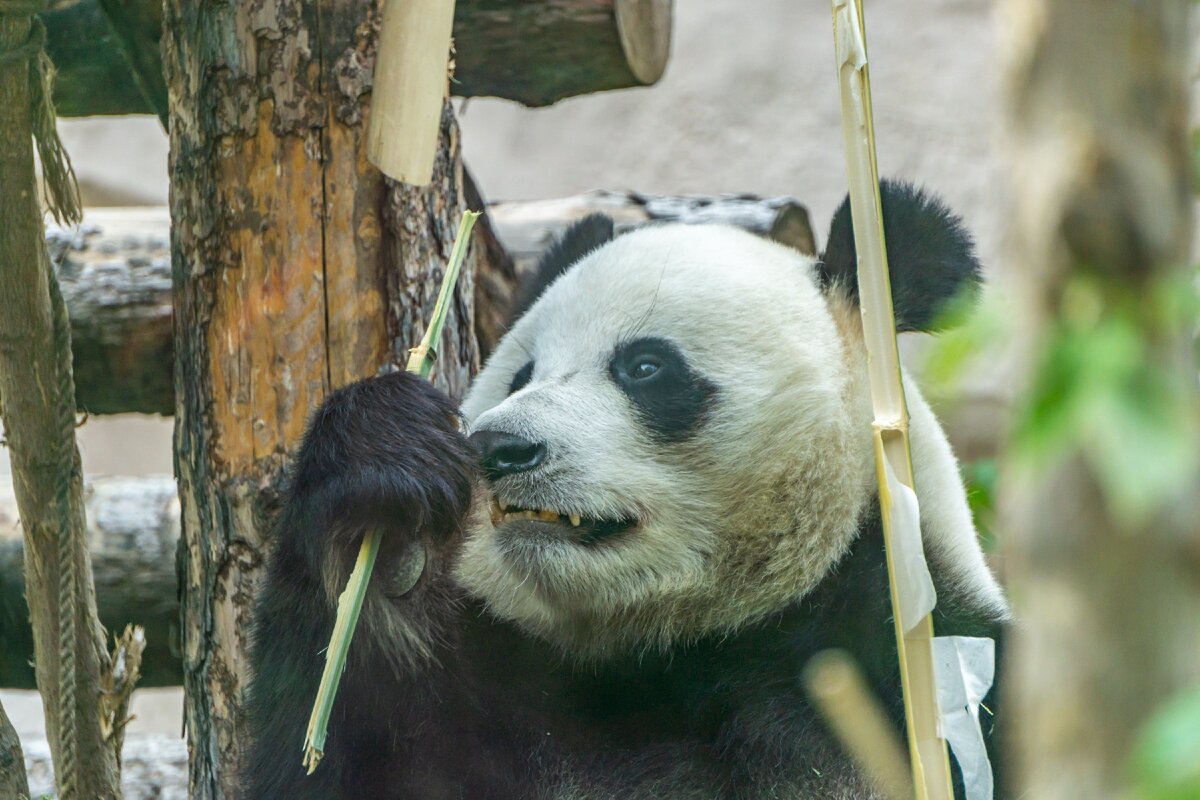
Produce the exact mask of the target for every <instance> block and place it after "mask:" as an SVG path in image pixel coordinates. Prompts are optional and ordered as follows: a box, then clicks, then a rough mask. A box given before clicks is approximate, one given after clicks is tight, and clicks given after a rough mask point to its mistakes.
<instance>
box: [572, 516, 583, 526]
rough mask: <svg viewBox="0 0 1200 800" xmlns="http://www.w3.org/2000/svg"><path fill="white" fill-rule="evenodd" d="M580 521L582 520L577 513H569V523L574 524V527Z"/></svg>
mask: <svg viewBox="0 0 1200 800" xmlns="http://www.w3.org/2000/svg"><path fill="white" fill-rule="evenodd" d="M582 521H583V519H582V518H581V517H580V516H579V515H578V514H572V515H571V524H572V525H574V526H575V527H576V528H578V527H579V523H580V522H582Z"/></svg>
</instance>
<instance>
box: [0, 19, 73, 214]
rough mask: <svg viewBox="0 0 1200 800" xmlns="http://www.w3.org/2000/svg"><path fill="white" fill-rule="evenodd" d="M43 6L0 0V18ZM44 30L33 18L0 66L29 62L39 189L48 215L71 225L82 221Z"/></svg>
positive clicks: (1, 57) (0, 59)
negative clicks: (26, 34)
mask: <svg viewBox="0 0 1200 800" xmlns="http://www.w3.org/2000/svg"><path fill="white" fill-rule="evenodd" d="M44 6H45V0H18V1H17V2H12V1H11V0H10V2H3V0H0V15H15V14H21V13H23V14H25V15H31V14H34V13H36V12H37V11H40V10H41V9H42V8H43V7H44ZM45 43H46V26H45V25H43V24H42V20H41V19H40V18H38V17H36V16H35V17H33V20H32V21H31V23H30V29H29V38H28V39H26V40H25V42H24V43H22V44H20V45H18V46H17V47H14V48H11V49H9V50H5V51H2V52H0V66H4V65H5V64H11V63H13V62H16V61H31V64H30V67H31V68H30V70H29V117H30V127H31V128H32V129H33V139H34V142H36V143H37V150H38V158H39V159H40V160H41V162H42V188H43V193H42V194H43V196H44V197H45V199H46V204H47V205H48V206H49V208H50V213H51V214H53V215H54V218H55V219H56V220H58V221H59V222H60V223H63V224H67V225H73V224H75V223H78V222H79V221H80V220H81V219H83V212H82V209H81V208H80V201H79V186H78V185H77V184H76V181H75V168H74V167H72V166H71V159H70V157H68V156H67V151H66V149H65V148H64V147H63V144H62V140H61V139H59V138H58V128H57V127H56V124H55V123H56V121H57V115H56V112H55V110H54V74H55V70H54V63H53V62H52V61H51V60H50V56H48V55H46V51H45V50H44V49H43V45H44V44H45Z"/></svg>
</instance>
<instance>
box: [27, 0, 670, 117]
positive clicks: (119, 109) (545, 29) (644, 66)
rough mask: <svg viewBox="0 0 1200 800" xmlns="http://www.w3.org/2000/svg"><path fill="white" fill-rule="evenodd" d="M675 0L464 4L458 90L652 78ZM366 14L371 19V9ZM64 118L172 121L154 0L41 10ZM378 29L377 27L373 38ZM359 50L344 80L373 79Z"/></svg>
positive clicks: (544, 98) (497, 92) (541, 100)
mask: <svg viewBox="0 0 1200 800" xmlns="http://www.w3.org/2000/svg"><path fill="white" fill-rule="evenodd" d="M671 6H672V0H573V1H572V2H569V3H563V2H553V3H541V2H538V3H530V2H526V1H525V0H461V2H459V3H458V4H457V6H456V8H455V17H454V39H455V42H456V44H457V58H456V70H455V76H454V81H453V83H452V84H451V91H452V92H453V93H454V94H455V95H457V96H460V97H480V96H494V97H503V98H506V99H509V100H516V101H518V102H520V103H524V104H525V105H529V106H545V105H550V104H551V103H555V102H557V101H559V100H562V99H563V98H566V97H573V96H575V95H579V94H587V93H588V92H598V91H604V90H608V89H622V88H625V87H628V86H644V85H648V84H652V83H655V82H656V81H657V80H658V79H659V77H661V76H662V73H663V70H664V69H665V68H666V62H667V57H668V55H669V52H670V39H671ZM361 11H362V9H361V8H360V15H361V16H362V17H363V18H365V14H361ZM42 16H43V19H44V20H45V23H46V28H47V30H48V31H49V40H48V44H47V49H48V51H49V53H50V55H51V57H52V58H53V59H54V62H55V64H57V65H58V69H59V77H58V85H57V88H56V90H55V101H56V102H57V103H58V110H59V113H60V114H61V115H62V116H67V117H82V116H95V115H101V114H158V115H159V116H160V118H162V119H163V120H164V123H165V121H166V118H165V109H166V106H167V91H166V86H165V83H164V82H163V80H162V72H161V70H162V61H161V58H160V57H159V38H160V31H161V24H162V4H161V3H158V2H155V0H53V2H52V3H51V6H50V9H49V10H48V11H46V12H44V13H43V15H42ZM374 33H375V31H371V35H372V36H373V35H374ZM371 71H372V64H371V63H370V62H369V61H368V62H364V61H360V60H358V57H357V56H353V57H351V58H350V59H349V60H347V61H346V62H344V63H343V64H341V65H339V67H338V73H337V75H336V76H335V78H336V79H337V80H340V81H341V80H344V81H349V82H360V81H362V80H363V79H364V77H365V78H366V79H367V80H369V79H370V75H371Z"/></svg>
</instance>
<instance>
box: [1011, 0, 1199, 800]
mask: <svg viewBox="0 0 1200 800" xmlns="http://www.w3.org/2000/svg"><path fill="white" fill-rule="evenodd" d="M1189 5H1190V4H1189V3H1187V2H1184V0H1125V1H1124V2H1108V3H1095V2H1087V0H1007V2H1006V4H1005V7H1004V11H1005V12H1006V13H1007V20H1006V21H1007V22H1008V23H1009V25H1008V27H1007V32H1008V34H1009V35H1010V36H1011V41H1010V42H1009V49H1008V57H1009V63H1008V70H1009V79H1010V87H1011V90H1012V96H1011V103H1012V105H1011V108H1010V117H1009V120H1010V127H1011V132H1012V134H1013V136H1012V141H1013V145H1014V152H1013V159H1012V167H1013V169H1012V175H1013V193H1014V206H1013V218H1014V222H1015V234H1016V235H1015V237H1014V239H1015V250H1014V258H1013V259H1012V261H1013V264H1014V265H1019V266H1020V267H1021V270H1020V273H1019V276H1018V277H1019V278H1020V280H1021V282H1022V286H1021V288H1022V289H1023V290H1024V292H1025V295H1024V297H1023V298H1022V304H1021V307H1022V309H1023V310H1024V309H1028V310H1029V311H1030V317H1031V319H1030V320H1029V321H1028V323H1027V324H1026V325H1024V326H1022V330H1021V332H1022V333H1024V334H1027V335H1028V336H1029V341H1028V342H1026V343H1025V345H1024V347H1023V350H1024V351H1025V354H1026V356H1027V358H1028V362H1029V363H1030V364H1031V375H1032V381H1031V387H1032V392H1033V399H1032V400H1030V401H1029V402H1027V403H1026V406H1027V407H1028V408H1029V409H1030V410H1029V411H1027V412H1026V415H1027V416H1026V418H1025V419H1023V420H1022V421H1021V422H1019V423H1018V425H1017V428H1016V430H1015V434H1014V439H1013V443H1012V451H1013V452H1012V454H1011V455H1010V458H1021V459H1025V460H1024V461H1023V462H1022V464H1032V465H1033V466H1032V467H1031V468H1029V469H1023V468H1020V467H1018V468H1016V469H1021V471H1020V472H1017V471H1016V469H1014V474H1013V475H1012V476H1010V477H1011V478H1012V484H1011V486H1010V490H1011V494H1010V495H1009V496H1008V497H1007V499H1006V502H1005V505H1006V506H1007V509H1008V512H1007V525H1005V530H1006V535H1007V536H1008V537H1009V539H1008V540H1007V541H1006V547H1007V549H1008V558H1007V560H1006V562H1007V563H1006V566H1007V569H1008V573H1009V575H1010V576H1011V578H1012V585H1013V596H1014V598H1015V599H1016V601H1017V605H1018V616H1019V617H1020V619H1021V624H1020V625H1018V626H1017V627H1016V628H1014V641H1013V644H1012V649H1011V651H1010V669H1009V671H1008V675H1009V680H1010V683H1009V685H1008V687H1007V688H1008V690H1009V691H1011V692H1012V693H1013V694H1014V700H1015V701H1016V702H1015V703H1010V704H1009V706H1008V709H1009V711H1008V714H1009V717H1010V721H1011V725H1012V728H1014V729H1015V734H1014V736H1013V738H1012V740H1011V741H1010V746H1011V747H1012V748H1013V752H1014V754H1015V755H1016V757H1017V765H1018V769H1019V776H1018V777H1019V779H1020V789H1021V792H1020V793H1021V794H1022V795H1024V796H1028V797H1088V798H1108V797H1112V798H1117V797H1128V796H1132V794H1133V793H1134V792H1132V791H1131V788H1132V787H1131V786H1130V782H1129V781H1130V774H1131V771H1130V768H1129V765H1130V755H1131V751H1132V750H1133V748H1134V745H1135V742H1136V740H1137V736H1138V733H1139V731H1140V729H1141V728H1142V726H1143V724H1144V723H1145V722H1146V720H1147V719H1148V718H1149V717H1150V715H1151V714H1153V713H1154V712H1155V711H1156V710H1157V709H1158V708H1160V707H1161V705H1162V703H1163V702H1164V701H1165V700H1167V699H1168V698H1169V697H1170V696H1171V694H1172V693H1173V692H1175V691H1177V690H1179V689H1180V688H1182V687H1184V686H1187V685H1189V683H1192V682H1194V681H1195V680H1196V678H1197V675H1198V672H1200V671H1198V669H1197V660H1196V653H1197V652H1200V650H1198V647H1200V641H1198V634H1200V628H1198V627H1197V620H1200V580H1198V578H1200V515H1198V514H1197V507H1196V503H1195V497H1196V494H1197V491H1196V490H1197V487H1198V486H1200V482H1198V481H1197V479H1196V472H1195V460H1194V458H1193V457H1192V456H1191V455H1190V453H1191V452H1192V451H1194V448H1195V441H1196V439H1195V438H1194V437H1196V435H1197V431H1198V430H1200V427H1198V425H1200V420H1198V419H1197V408H1200V405H1198V404H1197V397H1196V389H1195V374H1196V373H1195V370H1196V362H1195V360H1194V354H1193V350H1192V336H1193V333H1194V332H1193V331H1192V330H1191V329H1190V326H1189V325H1188V324H1187V322H1186V321H1181V320H1180V319H1179V318H1178V317H1176V318H1175V319H1174V320H1172V319H1171V314H1170V313H1169V312H1168V310H1167V309H1166V308H1165V307H1164V306H1162V305H1160V303H1161V298H1162V297H1164V296H1166V295H1168V294H1172V295H1173V296H1174V297H1175V298H1179V297H1181V296H1184V295H1186V294H1188V293H1189V291H1190V290H1189V288H1188V287H1189V282H1190V281H1191V280H1192V274H1193V273H1192V272H1191V270H1192V267H1190V266H1189V259H1188V249H1187V248H1188V242H1189V237H1190V230H1189V228H1190V206H1191V197H1190V194H1189V178H1190V176H1191V174H1192V166H1191V161H1190V154H1189V152H1188V147H1187V127H1186V126H1187V121H1188V110H1187V96H1188V62H1187V57H1186V56H1187V47H1188V36H1189V26H1188V19H1187V10H1188V6H1189ZM1180 302H1183V301H1180ZM1185 305H1186V304H1185ZM1114 333H1115V334H1118V335H1120V336H1121V337H1124V338H1121V339H1120V341H1121V342H1122V343H1123V344H1125V345H1128V346H1129V347H1130V348H1132V352H1133V353H1134V354H1135V355H1133V356H1132V357H1131V358H1126V357H1125V356H1123V353H1122V351H1121V350H1120V349H1119V348H1111V347H1106V348H1102V352H1097V351H1096V349H1095V345H1094V343H1095V342H1098V341H1109V342H1111V341H1112V338H1111V337H1112V336H1113V335H1114ZM1103 337H1108V338H1103ZM1089 346H1090V347H1092V348H1093V349H1088V348H1089ZM1081 353H1082V354H1083V355H1080V354H1081ZM1114 376H1115V377H1114ZM1064 398H1066V399H1064ZM1114 401H1119V402H1115V404H1114ZM1105 402H1107V403H1108V404H1107V405H1103V406H1101V405H1099V403H1105ZM1125 403H1128V405H1125ZM1072 404H1073V405H1072ZM1089 404H1092V405H1089ZM1081 408H1083V409H1087V410H1089V411H1094V412H1096V415H1094V416H1091V417H1088V416H1086V415H1085V412H1081V411H1080V410H1079V409H1081ZM1131 412H1132V413H1133V414H1135V415H1143V416H1136V417H1131V416H1130V414H1131ZM1147 416H1148V417H1149V418H1147ZM1131 419H1134V420H1135V421H1136V422H1137V423H1138V424H1137V425H1131V424H1130V420H1131ZM1167 426H1170V427H1167ZM1030 431H1033V433H1030ZM1151 435H1155V436H1159V437H1161V438H1157V439H1153V440H1152V441H1156V442H1160V443H1164V444H1165V446H1163V447H1162V448H1160V450H1159V452H1157V453H1155V454H1153V455H1150V456H1148V454H1147V453H1146V452H1145V449H1144V448H1145V447H1146V444H1145V441H1146V437H1148V436H1151ZM1173 442H1180V443H1181V447H1182V450H1181V451H1180V452H1182V453H1183V454H1184V455H1183V458H1182V460H1181V461H1179V463H1180V468H1179V469H1171V470H1169V472H1170V473H1171V474H1170V475H1164V473H1163V471H1162V470H1161V469H1136V468H1135V469H1132V470H1131V469H1130V467H1131V465H1133V464H1136V463H1141V464H1143V465H1144V466H1151V463H1152V462H1155V461H1159V462H1162V461H1164V460H1168V459H1173V458H1175V456H1173V455H1172V453H1173V452H1174V451H1172V450H1171V447H1173V446H1180V445H1174V444H1173ZM1106 443H1110V444H1111V445H1114V446H1113V447H1111V448H1110V449H1109V450H1107V451H1106V450H1104V449H1103V447H1102V446H1103V445H1104V444H1106ZM1037 445H1040V446H1041V447H1042V448H1043V452H1044V453H1046V454H1045V455H1044V456H1043V457H1042V458H1041V459H1040V460H1038V458H1037V456H1036V455H1033V453H1035V451H1034V450H1033V446H1037ZM1097 445H1101V447H1100V448H1098V447H1097ZM1139 447H1140V448H1142V449H1141V451H1140V454H1141V456H1142V461H1141V462H1135V461H1134V460H1133V459H1134V458H1135V456H1137V455H1138V454H1139ZM1047 451H1048V452H1047ZM1030 459H1033V460H1030ZM1167 463H1175V462H1174V461H1168V462H1167ZM1154 466H1156V467H1157V465H1154ZM1114 476H1118V477H1117V478H1116V479H1114ZM1135 488H1136V490H1137V491H1138V492H1141V494H1140V495H1139V496H1138V497H1137V498H1132V499H1133V500H1136V502H1131V496H1130V495H1129V494H1128V492H1129V491H1130V490H1133V489H1135ZM1146 498H1151V500H1152V501H1151V500H1147V499H1146ZM1180 796H1182V795H1180Z"/></svg>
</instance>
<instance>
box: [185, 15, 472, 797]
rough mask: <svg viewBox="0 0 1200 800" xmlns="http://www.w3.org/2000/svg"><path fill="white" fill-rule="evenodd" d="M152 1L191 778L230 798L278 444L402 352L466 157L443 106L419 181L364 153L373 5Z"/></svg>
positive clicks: (431, 281) (461, 324)
mask: <svg viewBox="0 0 1200 800" xmlns="http://www.w3.org/2000/svg"><path fill="white" fill-rule="evenodd" d="M165 8H166V25H165V30H166V31H167V32H168V35H167V37H166V40H165V42H164V55H165V62H166V69H167V76H168V85H169V87H170V91H171V98H172V101H171V174H172V208H171V217H172V220H173V223H174V224H173V232H172V263H173V270H174V284H175V308H176V318H175V341H176V353H177V357H176V373H175V392H176V401H175V402H176V437H175V447H176V464H177V475H178V480H179V491H180V502H181V508H182V515H183V539H182V544H181V547H180V552H179V565H180V585H181V591H182V593H183V612H182V613H183V626H182V627H183V662H184V685H185V687H186V689H187V691H188V701H187V706H186V713H185V718H186V725H187V729H188V737H189V756H190V791H191V793H192V796H193V797H197V798H231V797H237V796H238V781H237V778H236V774H237V767H238V757H239V753H240V748H241V745H242V737H243V735H244V733H243V730H242V710H241V701H242V696H241V694H242V691H243V689H244V688H245V685H246V682H247V678H248V675H247V674H246V659H245V652H246V646H247V641H246V638H245V637H246V631H247V627H248V622H249V612H250V608H251V600H252V597H253V595H254V589H255V586H256V585H257V581H258V578H259V575H260V572H261V569H262V567H263V565H264V560H265V557H266V554H267V551H268V550H269V547H270V536H269V532H268V531H269V523H270V519H271V513H272V509H273V503H274V498H275V496H276V493H277V491H278V489H279V486H280V484H281V481H282V480H283V469H284V465H285V463H286V461H287V457H288V454H289V452H290V449H291V448H292V447H294V446H295V445H296V444H298V442H299V439H300V435H301V433H302V431H303V429H304V424H305V421H306V418H307V416H308V414H309V413H310V412H311V411H312V409H313V408H314V407H315V406H316V405H317V404H318V403H319V402H320V401H321V399H322V398H323V397H324V396H325V395H326V394H327V393H328V392H329V391H330V390H331V389H333V388H336V387H338V386H341V385H343V384H345V383H347V382H349V381H352V380H355V379H358V378H362V377H366V376H369V375H373V374H375V373H376V372H377V371H379V370H380V369H381V368H384V367H385V366H387V365H395V364H397V363H403V361H404V358H405V357H406V356H407V352H406V351H407V347H408V346H409V345H410V343H412V342H415V341H416V339H410V338H409V337H410V334H412V333H417V334H419V333H420V326H421V324H422V323H421V320H422V319H424V318H425V315H427V313H428V310H429V309H430V308H431V307H432V303H433V299H434V297H435V295H436V292H437V286H438V281H439V280H440V278H441V271H442V266H443V265H444V263H445V260H446V258H447V256H448V255H449V248H450V245H451V242H450V237H451V236H452V233H453V231H454V230H455V227H456V226H457V224H458V218H459V216H460V214H461V209H462V189H461V186H462V172H461V166H460V163H459V154H458V141H457V128H456V126H455V122H454V119H453V116H452V115H451V114H450V113H449V109H448V104H447V106H446V110H445V111H444V113H443V116H442V123H441V126H442V134H441V140H440V142H439V168H438V170H437V171H436V174H435V180H434V183H433V184H432V185H431V186H430V187H429V188H427V189H422V190H416V189H411V188H408V189H406V188H400V187H395V186H390V185H388V184H387V183H386V182H385V180H384V179H383V177H382V176H381V175H380V174H379V173H378V172H377V171H375V170H374V169H373V168H371V167H370V166H369V165H368V164H367V162H366V159H365V139H366V136H365V134H366V128H365V117H366V110H367V105H368V100H369V92H370V83H369V80H368V78H369V75H370V70H369V65H370V64H371V63H372V62H373V59H374V43H375V36H376V32H377V28H378V10H379V9H378V6H377V5H374V4H368V5H365V6H364V5H363V4H360V3H350V2H324V3H319V4H311V3H300V2H298V0H265V1H264V2H260V3H255V4H252V5H251V4H233V5H229V6H225V5H222V6H203V7H198V6H196V5H195V4H192V3H187V2H183V0H179V1H178V2H174V1H172V2H168V3H167V5H166V7H165ZM472 268H473V264H472V263H468V264H467V270H466V275H465V276H464V281H463V282H462V283H461V284H460V293H459V295H458V297H457V302H456V306H455V310H454V312H453V314H452V316H451V319H450V321H449V323H448V330H449V332H450V333H451V334H452V336H451V337H450V339H449V340H450V341H453V342H455V344H456V349H455V350H453V351H447V352H444V353H443V359H442V362H441V363H440V364H439V370H438V375H437V376H436V377H435V380H437V381H438V382H439V383H440V385H442V386H443V387H445V388H448V389H450V390H451V391H458V390H460V389H461V388H462V387H463V386H465V385H466V382H467V381H468V380H469V376H470V374H471V371H472V370H473V369H474V368H475V367H476V366H477V365H478V349H477V347H476V345H475V337H474V332H473V330H472V328H471V324H472V306H473V302H472V301H473V295H472V294H471V288H472V283H471V279H470V270H471V269H472ZM297 757H299V754H297Z"/></svg>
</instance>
